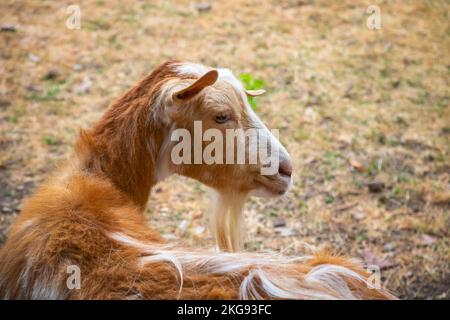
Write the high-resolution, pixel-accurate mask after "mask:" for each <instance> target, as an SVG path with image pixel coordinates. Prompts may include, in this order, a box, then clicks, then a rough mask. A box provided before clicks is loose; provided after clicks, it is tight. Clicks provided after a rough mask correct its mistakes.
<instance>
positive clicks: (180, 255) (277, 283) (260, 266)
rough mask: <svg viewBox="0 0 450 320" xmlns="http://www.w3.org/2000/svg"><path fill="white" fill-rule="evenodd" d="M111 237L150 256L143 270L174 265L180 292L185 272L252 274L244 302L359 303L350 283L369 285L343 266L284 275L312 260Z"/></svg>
mask: <svg viewBox="0 0 450 320" xmlns="http://www.w3.org/2000/svg"><path fill="white" fill-rule="evenodd" d="M110 237H111V238H112V239H114V240H116V241H118V242H120V243H122V244H123V245H126V246H131V247H133V248H136V249H138V250H141V251H142V252H143V253H144V254H146V255H144V256H143V257H142V258H140V260H139V261H138V263H140V264H141V265H142V266H144V265H146V264H149V263H154V262H167V263H169V264H170V265H172V266H173V267H174V268H175V270H176V272H177V274H178V275H179V278H180V288H179V290H180V292H181V290H182V286H183V271H184V269H190V270H192V269H194V270H196V272H198V273H203V274H223V275H228V276H230V277H236V276H239V275H242V274H245V273H246V271H248V274H247V275H246V276H245V277H244V278H243V279H242V280H241V284H240V298H241V299H261V298H262V297H261V294H262V293H264V294H266V295H268V296H270V297H273V298H280V299H358V298H360V297H359V296H357V294H355V292H353V291H352V290H351V289H350V288H349V286H348V284H347V281H346V280H352V281H355V282H356V281H357V282H361V285H365V283H364V282H365V279H364V278H363V277H362V276H360V275H359V274H358V273H356V272H354V271H352V270H350V269H348V268H345V267H343V266H339V265H331V264H323V265H319V266H317V267H315V268H313V269H312V270H311V271H309V272H308V273H307V274H300V273H299V274H293V273H292V268H291V269H290V270H291V272H284V270H285V271H287V270H288V268H289V267H292V266H293V264H294V263H299V262H307V261H308V260H310V259H311V258H312V256H303V257H286V256H281V255H279V254H255V253H226V252H214V251H207V250H193V251H185V250H182V249H179V248H174V247H172V246H170V245H159V244H146V243H143V242H141V241H139V240H137V239H134V238H132V237H130V236H128V235H125V234H123V233H112V234H110Z"/></svg>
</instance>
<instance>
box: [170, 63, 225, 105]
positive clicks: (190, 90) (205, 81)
mask: <svg viewBox="0 0 450 320" xmlns="http://www.w3.org/2000/svg"><path fill="white" fill-rule="evenodd" d="M218 77H219V73H218V72H217V70H211V71H208V72H207V73H205V74H204V75H203V76H201V77H200V78H199V79H198V80H197V81H195V82H194V83H193V84H191V85H190V86H189V87H187V88H184V89H182V90H180V91H177V92H175V93H174V94H173V96H172V97H173V98H174V100H189V99H190V98H192V97H194V96H195V95H197V94H198V93H199V92H200V91H202V90H203V89H204V88H206V87H208V86H211V85H213V84H214V83H215V82H216V81H217V78H218Z"/></svg>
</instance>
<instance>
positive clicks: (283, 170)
mask: <svg viewBox="0 0 450 320" xmlns="http://www.w3.org/2000/svg"><path fill="white" fill-rule="evenodd" d="M278 173H279V174H281V175H283V176H288V177H290V176H291V175H292V165H291V162H290V161H286V160H285V161H281V162H280V165H279V166H278Z"/></svg>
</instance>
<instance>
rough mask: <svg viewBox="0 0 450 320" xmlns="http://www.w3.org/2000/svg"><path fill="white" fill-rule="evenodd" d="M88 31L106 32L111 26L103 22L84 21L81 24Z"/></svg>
mask: <svg viewBox="0 0 450 320" xmlns="http://www.w3.org/2000/svg"><path fill="white" fill-rule="evenodd" d="M82 25H83V26H84V27H85V28H86V29H87V30H89V31H98V30H108V29H109V28H110V27H111V26H110V24H109V23H108V22H107V21H105V20H100V19H99V20H86V21H84V22H83V24H82Z"/></svg>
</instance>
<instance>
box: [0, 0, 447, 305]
mask: <svg viewBox="0 0 450 320" xmlns="http://www.w3.org/2000/svg"><path fill="white" fill-rule="evenodd" d="M374 2H375V3H376V4H378V5H379V6H380V8H381V12H382V24H383V28H382V29H381V30H368V29H367V28H366V17H367V15H366V14H365V9H366V7H367V5H369V4H370V3H369V2H359V3H357V2H356V1H350V0H349V1H314V0H306V1H299V0H283V1H274V0H272V1H264V2H263V3H261V2H260V1H249V0H247V1H239V0H236V1H213V2H212V10H210V11H208V12H204V13H198V12H196V11H195V9H193V6H192V1H131V0H129V1H127V2H126V3H127V4H126V5H124V4H123V2H121V1H106V0H104V1H80V6H81V13H82V21H81V22H82V29H81V30H69V29H67V28H66V27H65V20H66V18H67V14H66V13H65V6H64V4H58V2H57V1H31V0H29V1H8V0H4V1H2V2H1V4H0V22H1V24H2V26H4V25H5V24H12V25H15V26H16V29H17V30H16V32H7V31H2V32H0V50H1V51H0V55H1V61H0V63H1V64H0V74H1V78H0V94H1V97H0V209H1V210H2V211H3V212H2V213H1V214H0V229H5V228H6V227H7V226H8V225H9V224H10V223H11V222H12V221H13V220H14V217H15V215H16V214H17V211H18V208H20V202H21V199H22V198H23V197H24V196H26V195H27V194H28V193H29V192H30V191H31V190H33V188H34V186H35V185H36V184H38V183H40V182H41V181H42V180H43V179H44V178H45V177H46V175H47V174H48V173H49V172H51V170H52V168H53V166H54V165H55V163H56V162H57V161H59V160H60V159H63V158H64V157H66V156H67V155H68V153H69V151H70V150H71V145H72V143H73V141H74V139H75V137H76V133H77V131H78V128H79V127H84V126H88V125H89V124H90V123H92V122H93V121H95V120H96V119H98V117H99V115H100V114H101V113H102V111H103V110H104V108H105V106H106V105H107V104H108V103H109V102H110V101H111V100H112V99H113V98H115V97H117V96H118V95H119V94H120V93H121V92H123V91H124V90H125V89H126V88H128V87H129V86H130V85H132V84H134V83H135V82H136V81H137V80H138V79H139V78H140V77H141V76H143V75H144V74H145V73H147V72H149V71H150V70H151V69H152V68H153V67H154V66H155V65H156V64H158V63H160V62H162V61H164V60H166V59H168V58H178V59H185V60H192V61H197V62H203V63H205V64H208V65H213V66H215V65H217V66H226V67H229V68H231V69H232V70H234V71H235V72H237V73H240V72H250V73H252V74H253V75H254V76H255V77H258V78H262V79H264V80H265V81H266V82H267V84H268V88H267V89H268V91H269V94H268V95H267V96H266V97H264V98H261V99H260V100H259V110H260V111H259V114H260V116H261V118H262V119H263V120H264V121H265V122H266V123H267V124H268V125H269V126H270V127H272V128H280V129H281V139H282V141H283V143H284V144H285V145H286V146H287V149H288V150H289V152H290V153H291V155H292V157H293V159H294V161H295V166H294V168H295V177H294V178H295V186H294V189H293V190H292V192H290V194H289V195H287V196H285V197H284V198H281V199H273V200H267V199H252V200H251V201H250V202H249V203H248V204H247V206H246V219H247V221H248V228H247V230H248V236H247V239H248V241H247V247H248V249H249V250H263V249H274V250H283V251H285V252H287V253H300V252H303V251H304V250H306V249H305V244H308V245H310V246H312V247H313V248H322V247H330V248H333V250H335V251H337V252H339V253H344V254H349V255H353V256H357V257H360V258H362V259H364V260H365V261H366V262H367V263H369V264H378V265H380V266H381V267H382V276H383V280H384V283H385V284H386V286H387V287H388V288H390V289H392V290H393V291H394V292H396V293H397V294H398V295H400V297H402V298H434V299H439V298H440V299H449V298H450V234H449V226H450V217H449V201H450V199H449V198H450V196H449V193H450V184H449V175H450V163H449V162H450V161H449V154H450V141H449V134H450V115H449V107H448V105H449V102H450V92H449V84H450V83H449V82H450V77H449V73H450V56H449V54H448V53H449V51H450V26H449V17H448V13H449V11H450V5H449V3H448V2H447V1H433V2H430V3H431V4H426V3H425V2H422V1H374ZM30 55H31V57H30ZM32 55H35V56H37V57H39V59H38V60H39V61H36V60H37V59H34V58H33V56H32ZM49 72H50V74H49ZM46 76H47V77H49V76H50V78H52V79H48V80H45V77H46ZM85 78H89V79H90V80H91V81H92V86H91V88H90V90H89V91H88V92H79V88H78V87H79V85H80V84H81V83H83V81H84V79H85ZM372 181H378V182H383V183H384V185H385V188H384V189H383V190H381V192H380V193H371V192H369V191H368V188H367V184H368V183H370V182H372ZM205 191H206V190H205V188H204V187H203V186H201V185H200V184H199V183H197V182H195V181H191V180H187V179H185V178H181V177H173V178H170V179H169V180H167V181H165V182H163V183H161V184H160V185H159V186H158V187H157V188H156V189H155V190H154V192H153V194H152V196H151V199H150V202H149V209H148V213H149V218H150V222H151V224H152V225H153V226H154V227H156V228H158V229H159V230H160V231H161V232H162V233H164V234H165V235H166V236H167V237H168V238H176V239H182V240H184V241H186V242H188V243H191V244H195V245H199V244H201V245H205V246H210V245H211V243H212V240H211V237H210V235H209V233H208V231H206V230H204V228H203V227H204V226H206V223H205V216H206V213H207V212H208V201H207V199H208V198H207V197H204V194H205ZM11 211H12V212H11ZM274 224H275V225H276V227H275V226H274ZM0 233H1V235H0V242H1V241H2V238H3V237H4V234H3V233H2V232H0Z"/></svg>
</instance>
